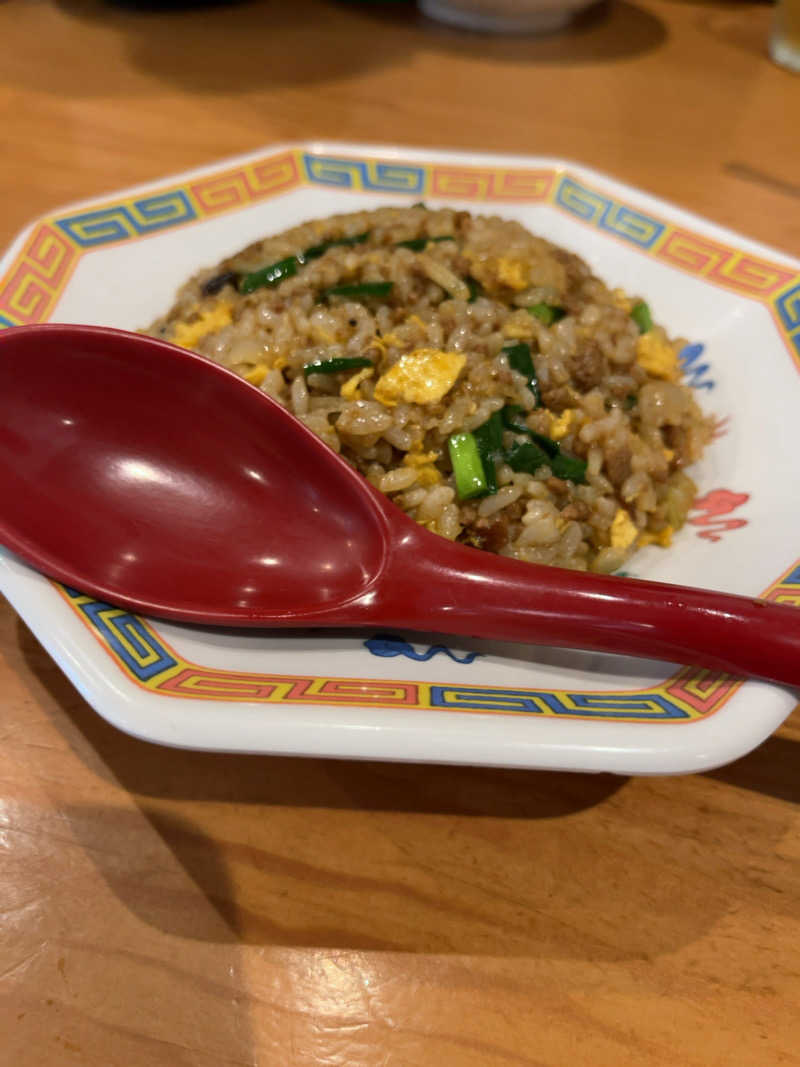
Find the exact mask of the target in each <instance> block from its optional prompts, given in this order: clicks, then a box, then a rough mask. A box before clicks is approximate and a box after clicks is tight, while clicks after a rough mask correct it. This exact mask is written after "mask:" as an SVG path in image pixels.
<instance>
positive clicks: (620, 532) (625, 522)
mask: <svg viewBox="0 0 800 1067" xmlns="http://www.w3.org/2000/svg"><path fill="white" fill-rule="evenodd" d="M638 536H639V531H638V529H637V528H636V524H635V523H634V521H633V519H631V517H630V515H629V514H628V513H627V511H625V509H624V508H617V513H616V515H615V516H614V521H613V522H612V523H611V547H612V548H630V546H631V545H632V544H633V542H634V541H635V540H636V538H637V537H638Z"/></svg>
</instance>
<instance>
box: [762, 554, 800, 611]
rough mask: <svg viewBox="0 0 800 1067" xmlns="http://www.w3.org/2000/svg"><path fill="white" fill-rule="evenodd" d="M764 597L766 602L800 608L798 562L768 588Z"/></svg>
mask: <svg viewBox="0 0 800 1067" xmlns="http://www.w3.org/2000/svg"><path fill="white" fill-rule="evenodd" d="M765 596H766V599H767V600H776V601H777V602H778V603H779V604H791V605H792V606H793V607H797V608H800V560H798V561H797V563H795V564H793V566H791V567H790V568H789V570H788V571H786V573H785V574H783V575H781V577H780V578H779V579H778V581H777V582H775V584H774V585H771V586H770V587H769V589H768V590H767V592H766V594H765Z"/></svg>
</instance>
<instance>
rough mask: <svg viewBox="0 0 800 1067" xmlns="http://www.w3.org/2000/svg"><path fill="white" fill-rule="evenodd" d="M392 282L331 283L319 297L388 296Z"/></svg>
mask: <svg viewBox="0 0 800 1067" xmlns="http://www.w3.org/2000/svg"><path fill="white" fill-rule="evenodd" d="M393 286H394V282H356V283H355V284H354V285H333V286H331V288H330V289H324V290H323V291H322V292H321V293H320V297H321V298H322V299H323V300H324V299H325V298H326V297H329V296H352V297H356V298H358V297H361V296H388V295H389V293H391V291H392V287H393Z"/></svg>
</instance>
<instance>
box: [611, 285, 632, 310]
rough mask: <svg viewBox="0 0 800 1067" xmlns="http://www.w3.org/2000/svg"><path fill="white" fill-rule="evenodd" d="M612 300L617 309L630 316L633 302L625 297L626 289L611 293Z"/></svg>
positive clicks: (615, 290)
mask: <svg viewBox="0 0 800 1067" xmlns="http://www.w3.org/2000/svg"><path fill="white" fill-rule="evenodd" d="M611 299H612V300H613V301H614V305H615V306H616V307H618V308H620V309H621V310H622V311H624V312H626V314H628V315H630V313H631V308H632V307H633V301H632V300H631V299H630V298H629V297H627V296H626V295H625V290H624V289H614V290H613V292H612V293H611Z"/></svg>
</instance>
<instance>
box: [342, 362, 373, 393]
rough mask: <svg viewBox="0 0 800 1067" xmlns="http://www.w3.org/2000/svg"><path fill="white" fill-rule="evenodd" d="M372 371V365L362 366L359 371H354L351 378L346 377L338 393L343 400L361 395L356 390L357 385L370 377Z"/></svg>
mask: <svg viewBox="0 0 800 1067" xmlns="http://www.w3.org/2000/svg"><path fill="white" fill-rule="evenodd" d="M374 373H375V368H374V367H362V368H361V370H360V371H356V373H355V374H354V375H353V376H352V378H348V379H347V381H346V382H345V383H344V384H343V385H342V387H341V389H340V390H339V395H340V396H343V397H344V398H345V400H355V399H357V398H358V397H359V396H360V395H361V394H360V393H359V391H358V387H359V385H361V383H362V382H363V381H365V380H366V379H367V378H371V377H372V375H373V374H374Z"/></svg>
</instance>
